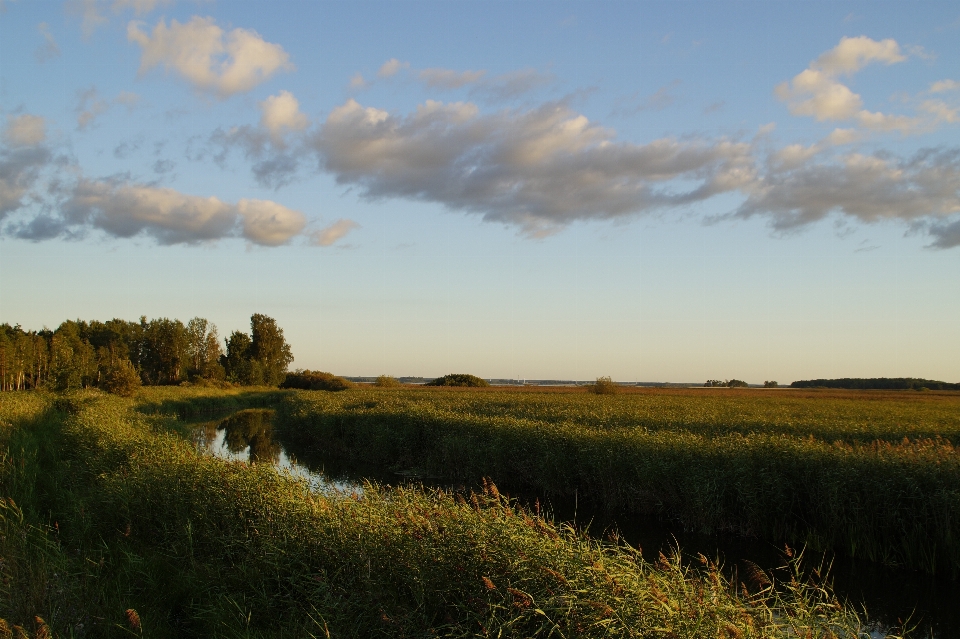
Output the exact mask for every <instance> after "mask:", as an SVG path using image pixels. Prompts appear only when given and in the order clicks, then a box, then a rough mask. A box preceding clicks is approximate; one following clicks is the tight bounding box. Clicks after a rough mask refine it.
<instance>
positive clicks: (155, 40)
mask: <svg viewBox="0 0 960 639" xmlns="http://www.w3.org/2000/svg"><path fill="white" fill-rule="evenodd" d="M143 26H144V25H143V23H141V22H137V21H133V22H130V24H129V25H128V26H127V39H128V40H130V41H131V42H135V43H137V44H138V45H140V47H141V48H142V49H143V52H142V56H141V58H140V72H141V73H145V72H147V71H149V70H150V69H152V68H154V67H156V66H163V67H164V69H166V70H167V71H174V72H175V73H177V74H178V75H180V76H181V77H182V78H184V79H185V80H187V81H188V82H189V83H190V84H192V85H193V86H194V88H196V89H197V90H199V91H207V92H210V93H213V94H215V95H217V96H218V97H220V98H226V97H229V96H231V95H233V94H235V93H240V92H244V91H249V90H250V89H253V88H254V87H255V86H257V85H258V84H260V83H261V82H264V81H265V80H267V79H268V78H270V77H271V76H272V75H273V74H274V73H276V72H277V71H289V70H292V69H293V64H292V63H291V62H290V56H289V55H288V54H287V52H286V51H284V49H283V47H281V46H280V45H278V44H273V43H270V42H266V41H265V40H264V39H263V38H261V37H260V34H258V33H257V32H256V31H251V30H248V29H240V28H237V29H234V30H232V31H230V32H229V33H225V32H224V30H223V29H221V28H220V27H219V26H218V25H217V24H216V23H215V22H214V20H213V18H201V17H199V16H194V17H193V18H192V19H191V20H190V21H189V22H186V23H184V24H181V23H179V22H177V21H176V20H171V21H170V26H167V24H166V22H165V21H164V20H161V21H160V22H158V23H157V25H156V26H155V27H154V28H153V31H152V32H150V33H147V32H146V31H144V30H143Z"/></svg>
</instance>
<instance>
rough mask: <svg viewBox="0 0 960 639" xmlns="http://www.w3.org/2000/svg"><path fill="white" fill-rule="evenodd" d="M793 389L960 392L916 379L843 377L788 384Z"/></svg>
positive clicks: (944, 384)
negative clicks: (924, 389)
mask: <svg viewBox="0 0 960 639" xmlns="http://www.w3.org/2000/svg"><path fill="white" fill-rule="evenodd" d="M790 386H792V387H793V388H850V389H855V390H867V389H873V390H911V389H912V390H919V389H921V388H927V389H929V390H960V384H951V383H949V382H939V381H937V380H933V379H919V378H916V377H870V378H862V377H844V378H843V379H805V380H800V381H798V382H793V383H792V384H790Z"/></svg>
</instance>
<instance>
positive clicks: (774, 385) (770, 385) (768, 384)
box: [763, 382, 779, 388]
mask: <svg viewBox="0 0 960 639" xmlns="http://www.w3.org/2000/svg"><path fill="white" fill-rule="evenodd" d="M778 386H779V384H777V383H776V382H764V383H763V387H764V388H777V387H778Z"/></svg>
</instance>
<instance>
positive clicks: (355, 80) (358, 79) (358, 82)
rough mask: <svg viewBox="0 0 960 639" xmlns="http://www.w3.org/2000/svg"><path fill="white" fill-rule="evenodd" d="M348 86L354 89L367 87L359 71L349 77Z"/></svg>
mask: <svg viewBox="0 0 960 639" xmlns="http://www.w3.org/2000/svg"><path fill="white" fill-rule="evenodd" d="M350 88H351V89H354V90H360V89H366V88H367V81H366V79H364V77H363V74H361V73H360V72H359V71H358V72H357V73H355V74H354V75H353V77H352V78H350Z"/></svg>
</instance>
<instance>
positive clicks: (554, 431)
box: [276, 389, 960, 574]
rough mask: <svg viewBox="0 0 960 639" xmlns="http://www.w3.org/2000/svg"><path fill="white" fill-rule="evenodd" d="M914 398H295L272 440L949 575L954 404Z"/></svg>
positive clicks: (955, 501) (957, 483)
mask: <svg viewBox="0 0 960 639" xmlns="http://www.w3.org/2000/svg"><path fill="white" fill-rule="evenodd" d="M705 392H709V391H705ZM916 397H917V394H916V393H911V394H909V395H908V399H899V398H894V399H891V398H890V397H889V396H885V397H883V398H876V397H874V396H870V395H867V396H865V397H863V396H861V397H860V398H857V397H856V396H855V395H853V396H850V395H848V396H844V397H843V398H842V399H836V398H833V397H831V396H826V397H822V398H821V397H817V396H815V395H812V396H802V397H799V398H798V397H791V396H790V395H789V394H787V393H778V392H776V391H769V390H766V391H752V392H751V391H739V390H733V391H725V394H723V395H720V394H714V395H702V394H699V393H697V394H693V393H687V394H675V393H643V394H624V395H616V396H613V397H603V398H599V397H593V396H591V395H589V394H572V393H567V394H562V393H539V394H535V393H512V392H505V391H500V392H464V391H447V392H436V391H435V392H422V391H416V390H398V391H379V392H373V391H365V390H359V389H358V390H355V391H351V392H350V393H347V394H343V395H340V396H337V397H333V396H331V395H330V394H325V393H301V394H298V395H293V396H291V397H289V398H288V399H287V400H286V401H284V402H283V403H281V404H279V405H278V409H277V410H278V412H277V416H278V418H277V426H276V430H277V433H278V435H279V436H280V437H285V438H287V439H288V440H291V441H295V442H296V443H298V444H299V445H300V446H306V447H310V446H312V447H313V448H314V449H315V450H317V451H320V452H321V453H322V454H325V455H328V456H330V457H332V458H340V459H354V460H359V461H363V462H365V463H368V464H378V465H380V466H381V467H391V466H392V467H396V468H416V469H417V470H418V471H419V472H420V473H421V474H422V475H425V476H430V475H434V476H443V477H447V478H449V479H451V480H454V481H459V482H463V483H466V484H468V485H469V484H473V483H475V482H477V481H479V478H481V477H491V478H493V479H494V481H497V482H498V483H500V484H502V485H505V486H507V487H510V488H511V489H533V490H536V491H539V492H543V493H547V494H552V495H573V494H578V495H580V496H581V497H587V498H589V499H591V500H592V501H593V502H594V503H596V504H598V505H599V506H601V507H604V508H606V509H608V510H611V511H615V512H637V513H658V514H659V515H661V516H664V517H667V518H672V519H675V520H678V521H679V522H681V523H682V524H683V525H684V526H685V527H687V528H689V529H691V530H696V531H698V532H704V533H713V532H717V531H734V532H738V533H741V534H751V535H758V536H760V537H763V538H766V539H768V540H771V541H774V542H779V541H781V540H788V541H790V542H791V543H795V544H804V543H807V544H810V545H812V546H813V547H815V548H817V549H820V550H835V551H839V552H842V553H846V554H850V555H853V556H858V557H865V558H868V559H871V560H874V561H879V562H884V563H887V564H893V565H901V566H906V567H909V568H914V569H921V570H925V571H928V572H937V571H942V572H947V573H954V574H956V573H957V572H958V571H960V455H958V450H957V441H958V439H960V438H958V426H960V410H958V409H960V397H957V396H941V397H938V398H936V399H935V400H934V401H930V402H922V401H915V398H916Z"/></svg>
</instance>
